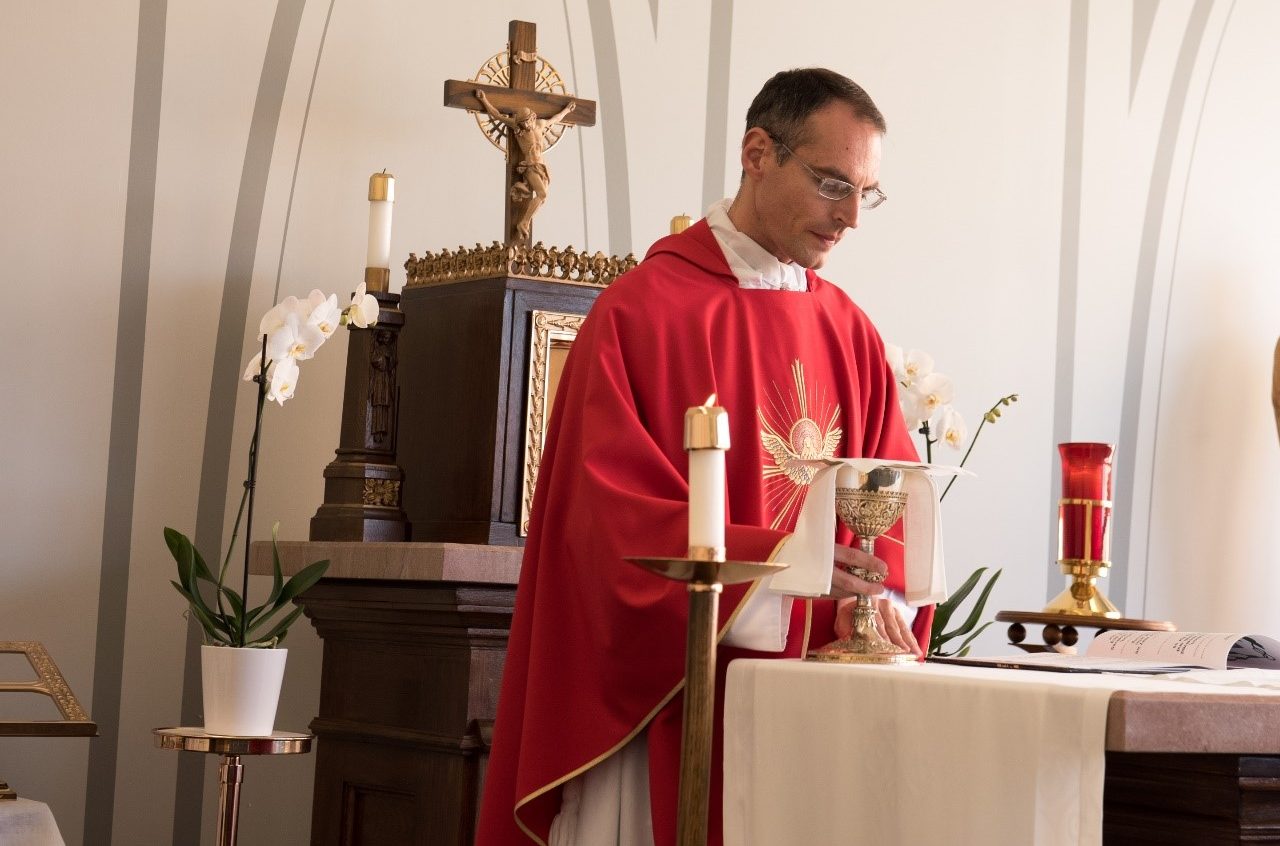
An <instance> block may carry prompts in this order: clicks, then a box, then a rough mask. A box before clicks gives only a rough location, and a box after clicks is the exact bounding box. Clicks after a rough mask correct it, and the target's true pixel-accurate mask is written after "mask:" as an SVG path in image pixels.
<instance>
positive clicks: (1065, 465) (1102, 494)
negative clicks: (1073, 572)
mask: <svg viewBox="0 0 1280 846" xmlns="http://www.w3.org/2000/svg"><path fill="white" fill-rule="evenodd" d="M1058 452H1059V454H1060V455H1061V456H1062V499H1061V500H1059V502H1058V559H1059V560H1060V561H1100V562H1109V561H1110V560H1111V558H1110V553H1111V543H1110V540H1111V539H1110V537H1109V529H1110V524H1111V459H1112V456H1113V454H1114V452H1115V447H1114V446H1112V445H1111V444H1099V443H1065V444H1058Z"/></svg>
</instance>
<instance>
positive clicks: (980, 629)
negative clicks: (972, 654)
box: [956, 620, 995, 657]
mask: <svg viewBox="0 0 1280 846" xmlns="http://www.w3.org/2000/svg"><path fill="white" fill-rule="evenodd" d="M994 622H995V620H987V621H986V622H985V623H983V624H982V625H981V626H978V630H977V631H976V632H974V633H973V634H971V635H969V636H968V637H967V638H965V639H964V643H962V644H960V651H959V652H957V653H956V654H957V655H959V656H961V657H963V656H965V655H968V654H969V644H971V643H973V641H974V639H975V638H977V637H978V635H980V634H982V633H983V632H984V631H986V630H987V627H988V626H990V625H991V624H992V623H994Z"/></svg>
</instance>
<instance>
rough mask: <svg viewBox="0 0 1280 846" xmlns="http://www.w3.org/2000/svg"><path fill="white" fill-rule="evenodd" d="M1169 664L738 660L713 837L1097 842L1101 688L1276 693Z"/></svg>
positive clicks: (737, 845) (1105, 691)
mask: <svg viewBox="0 0 1280 846" xmlns="http://www.w3.org/2000/svg"><path fill="white" fill-rule="evenodd" d="M1176 678H1177V677H1176V676H1166V677H1159V678H1150V677H1140V676H1118V675H1093V674H1066V673H1046V672H1033V671H1018V670H999V669H987V668H980V667H950V666H943V665H936V664H921V665H916V666H900V667H876V666H856V665H840V664H819V663H806V662H803V661H781V660H746V659H743V660H738V661H734V662H733V664H732V665H730V667H729V678H728V686H727V689H726V694H725V744H724V832H725V836H724V842H725V844H726V846H776V844H779V843H804V844H807V845H808V846H825V844H840V846H845V844H848V843H879V844H927V843H947V844H979V843H981V844H1010V846H1026V844H1032V843H1034V844H1037V846H1054V844H1072V845H1073V846H1074V844H1086V846H1095V844H1101V842H1102V791H1103V777H1104V774H1105V773H1104V764H1105V748H1104V746H1105V736H1106V720H1107V701H1108V700H1109V699H1110V697H1111V694H1112V692H1114V691H1117V690H1144V691H1165V692H1176V693H1184V694H1186V693H1206V694H1214V695H1222V694H1233V693H1239V694H1245V695H1251V696H1258V695H1274V696H1277V697H1278V698H1280V691H1267V690H1261V689H1259V688H1256V687H1241V686H1236V687H1227V686H1222V685H1210V684H1203V683H1199V684H1190V683H1188V682H1187V681H1177V680H1176Z"/></svg>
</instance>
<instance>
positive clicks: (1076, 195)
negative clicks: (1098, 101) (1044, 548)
mask: <svg viewBox="0 0 1280 846" xmlns="http://www.w3.org/2000/svg"><path fill="white" fill-rule="evenodd" d="M1069 37H1070V42H1069V44H1068V47H1067V55H1068V59H1067V103H1066V106H1067V119H1066V139H1065V141H1064V143H1063V162H1062V224H1061V225H1062V231H1061V235H1060V238H1059V246H1058V327H1057V328H1058V338H1057V345H1056V349H1055V351H1054V365H1053V369H1054V374H1053V444H1059V443H1062V442H1063V441H1065V440H1068V439H1070V437H1071V419H1072V416H1073V415H1074V411H1075V367H1076V299H1077V294H1078V291H1079V286H1080V275H1079V274H1080V204H1081V200H1080V198H1081V194H1082V192H1083V182H1084V167H1083V163H1084V94H1085V71H1086V70H1087V68H1088V55H1089V3H1088V0H1073V2H1072V3H1071V23H1070V36H1069ZM1051 446H1052V445H1051ZM1049 463H1050V472H1049V502H1057V501H1058V490H1059V487H1060V486H1061V484H1062V467H1061V464H1060V463H1059V461H1058V455H1057V450H1056V449H1053V450H1051V453H1050V456H1049ZM1057 544H1058V519H1057V516H1056V514H1051V516H1050V519H1049V549H1048V554H1047V555H1046V556H1045V561H1047V562H1048V567H1049V571H1048V582H1047V585H1048V587H1047V588H1046V590H1045V596H1046V598H1052V597H1054V596H1056V595H1057V594H1058V592H1059V591H1061V590H1062V571H1061V569H1060V568H1059V567H1058V564H1057V558H1058V548H1057Z"/></svg>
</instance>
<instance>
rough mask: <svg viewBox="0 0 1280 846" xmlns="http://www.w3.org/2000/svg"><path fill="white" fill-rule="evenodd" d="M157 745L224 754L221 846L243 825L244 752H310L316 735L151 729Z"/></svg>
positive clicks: (220, 790) (233, 845) (220, 794)
mask: <svg viewBox="0 0 1280 846" xmlns="http://www.w3.org/2000/svg"><path fill="white" fill-rule="evenodd" d="M151 733H152V734H154V735H155V738H156V746H159V747H160V748H161V749H177V750H180V751H183V752H206V753H212V754H214V755H221V756H222V764H221V765H220V766H219V767H218V838H217V840H216V841H215V842H216V843H217V844H218V846H236V829H237V827H238V826H239V824H240V783H241V782H242V781H244V764H242V763H240V756H241V755H299V754H303V753H306V752H310V751H311V741H312V740H314V739H315V735H313V734H302V733H299V732H294V731H277V732H272V733H271V734H270V735H269V736H265V737H230V736H227V735H221V734H208V733H206V732H205V730H204V729H203V728H199V727H196V728H190V727H183V728H158V729H152V731H151Z"/></svg>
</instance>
